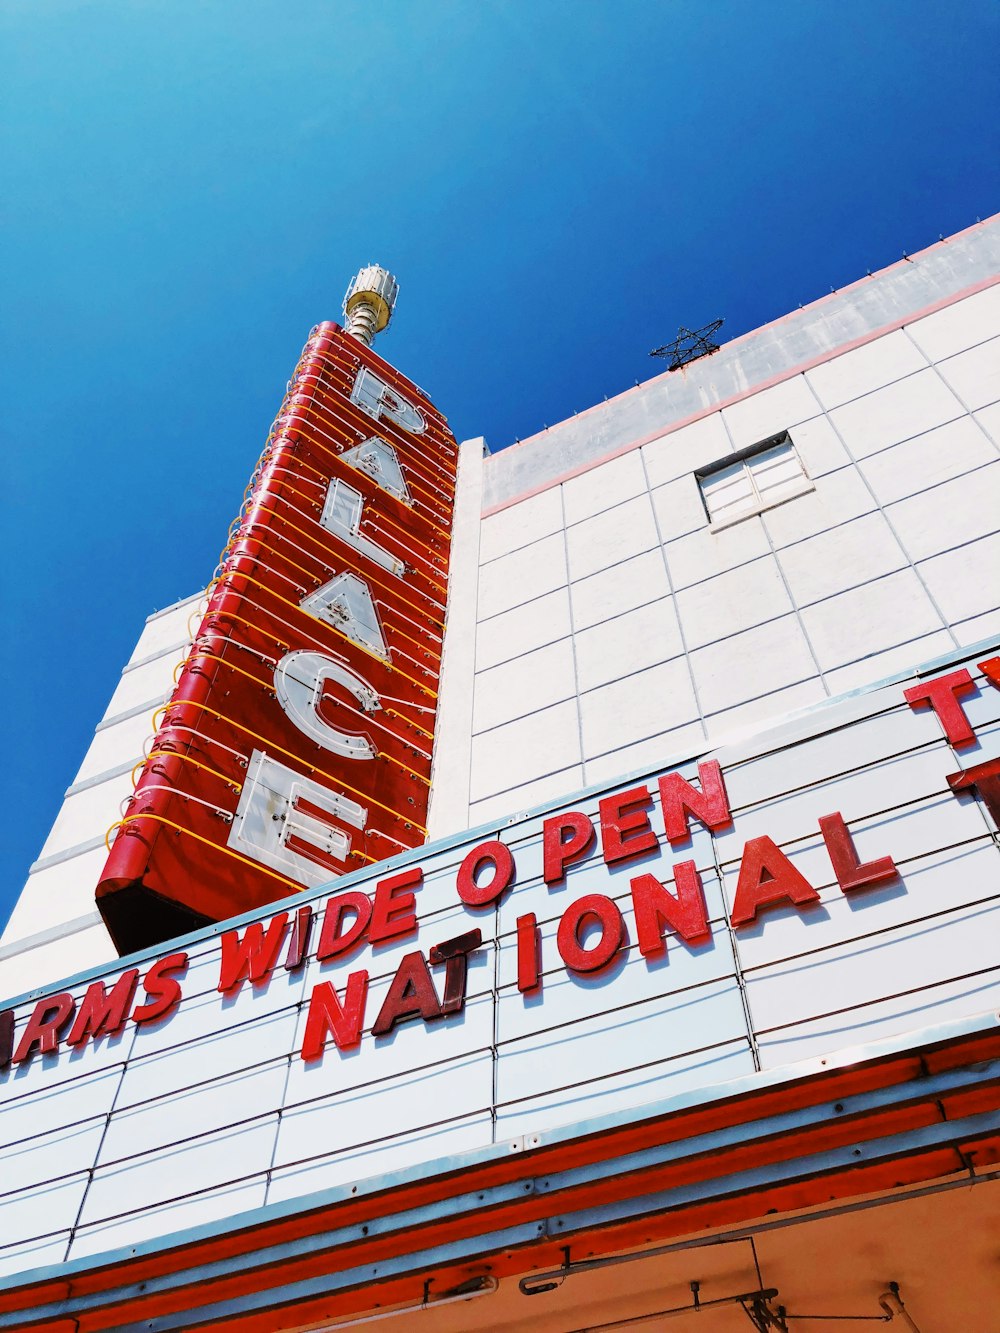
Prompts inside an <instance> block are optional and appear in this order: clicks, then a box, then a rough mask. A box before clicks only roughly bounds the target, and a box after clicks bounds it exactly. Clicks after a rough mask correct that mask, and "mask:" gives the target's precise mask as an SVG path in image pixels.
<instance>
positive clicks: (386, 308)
mask: <svg viewBox="0 0 1000 1333" xmlns="http://www.w3.org/2000/svg"><path fill="white" fill-rule="evenodd" d="M398 294H399V283H398V282H397V281H396V279H395V278H394V277H393V276H392V274H391V273H390V272H389V270H388V269H384V268H381V267H380V266H379V265H378V264H369V265H368V267H367V268H363V269H362V270H361V272H360V273H357V274H355V276H354V277H353V278H352V279H351V281H350V285H349V286H348V288H347V295H346V296H345V297H344V314H345V315H346V316H347V332H348V333H349V334H350V335H351V337H352V338H357V340H358V342H363V343H364V345H365V346H366V347H371V345H372V343H373V342H374V341H375V335H376V333H381V332H382V330H383V329H384V328H387V327H388V324H389V321H390V319H392V308H393V306H394V305H395V304H396V297H397V295H398Z"/></svg>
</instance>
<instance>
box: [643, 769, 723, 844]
mask: <svg viewBox="0 0 1000 1333" xmlns="http://www.w3.org/2000/svg"><path fill="white" fill-rule="evenodd" d="M698 781H699V782H700V783H701V791H699V790H698V788H697V787H693V786H692V785H691V783H690V782H687V781H686V780H685V779H684V778H682V777H681V775H680V774H679V773H667V774H665V775H664V776H663V777H662V778H660V804H661V805H662V806H663V826H664V829H665V831H666V834H667V841H668V842H670V843H671V845H672V844H674V843H678V842H687V841H688V839H689V838H690V837H691V829H690V827H689V825H688V815H693V816H694V818H695V819H697V820H699V821H700V822H701V823H702V824H704V825H705V827H706V828H707V829H710V830H711V831H712V832H713V833H714V832H715V831H716V830H717V829H723V828H728V827H729V825H730V824H731V823H732V822H733V816H732V814H731V812H730V809H729V798H728V796H727V795H726V784H725V782H723V780H722V769H721V768H720V767H719V765H718V763H717V762H716V761H715V760H714V759H706V760H705V761H704V763H701V764H699V765H698Z"/></svg>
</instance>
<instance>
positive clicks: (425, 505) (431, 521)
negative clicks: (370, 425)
mask: <svg viewBox="0 0 1000 1333" xmlns="http://www.w3.org/2000/svg"><path fill="white" fill-rule="evenodd" d="M303 424H304V425H305V426H308V425H309V424H310V423H309V422H308V421H305V420H304V421H303ZM320 434H321V435H325V434H326V432H325V431H320ZM326 438H327V439H330V438H332V437H330V436H327V437H326ZM307 443H308V444H309V445H310V446H311V447H312V448H314V449H318V450H319V451H320V452H321V453H324V454H329V456H330V457H331V458H333V459H340V454H338V453H335V452H334V451H333V450H332V449H328V448H327V447H326V445H325V444H320V443H319V441H318V440H313V439H308V440H307ZM341 461H343V460H341ZM347 466H348V467H350V464H349V463H348V465H347ZM414 486H415V487H416V483H415V482H414ZM418 489H419V490H421V491H426V490H427V487H426V486H423V485H421V486H419V487H418ZM420 508H421V509H430V508H431V506H430V505H429V504H428V503H427V502H426V501H421V502H420ZM431 512H432V513H436V511H435V510H433V509H432V510H431ZM436 517H438V518H442V517H444V516H443V515H442V514H436ZM427 522H428V523H429V524H430V525H431V527H432V528H436V529H437V531H438V532H440V533H441V535H442V536H443V537H447V536H448V529H447V528H443V527H442V526H441V524H440V523H435V522H434V519H432V518H428V519H427Z"/></svg>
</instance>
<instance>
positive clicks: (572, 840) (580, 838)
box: [542, 810, 597, 884]
mask: <svg viewBox="0 0 1000 1333" xmlns="http://www.w3.org/2000/svg"><path fill="white" fill-rule="evenodd" d="M565 833H568V834H569V837H568V838H564V837H563V834H565ZM596 836H597V835H596V833H595V831H594V823H593V820H591V819H590V818H589V816H587V815H585V814H583V813H582V812H581V811H579V810H567V811H566V813H565V814H564V815H554V816H553V818H551V819H546V820H545V822H544V823H543V824H542V878H543V879H544V880H545V883H546V884H561V883H562V882H563V880H564V879H565V878H566V867H567V866H568V865H572V863H573V862H574V861H579V860H580V858H581V857H583V856H586V855H587V853H588V852H589V851H590V849H591V847H592V846H593V845H594V839H595V837H596Z"/></svg>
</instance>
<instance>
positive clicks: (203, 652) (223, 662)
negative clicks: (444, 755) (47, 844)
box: [133, 635, 431, 786]
mask: <svg viewBox="0 0 1000 1333" xmlns="http://www.w3.org/2000/svg"><path fill="white" fill-rule="evenodd" d="M220 637H223V636H221V635H220ZM225 642H226V643H231V644H233V645H234V646H235V647H236V648H242V649H243V650H244V651H245V652H248V653H253V649H252V648H247V646H246V644H245V643H240V642H239V641H238V640H236V639H225ZM193 647H194V649H195V654H196V655H199V656H201V657H207V658H210V659H211V661H213V662H218V663H219V665H220V666H224V667H228V668H229V670H230V671H236V672H238V673H239V674H240V675H241V676H246V678H247V680H252V681H253V683H254V684H255V685H259V686H260V687H261V689H263V690H272V689H273V686H272V685H269V684H268V682H267V681H264V680H258V679H257V677H256V676H252V675H251V674H250V672H249V671H244V670H243V668H242V667H238V666H237V665H236V663H235V662H230V661H229V659H228V658H226V657H219V656H217V655H216V654H215V653H213V652H210V651H209V650H208V649H207V648H199V647H198V645H197V644H194V645H193ZM190 660H191V658H190V656H189V657H188V658H187V659H186V660H185V662H184V663H182V664H181V665H182V666H183V665H186V664H187V663H188V662H190ZM335 702H337V706H338V707H344V708H347V709H348V710H349V711H350V712H353V713H356V714H357V716H358V717H366V716H367V714H365V713H363V712H362V710H361V709H360V708H351V707H350V705H349V704H340V703H339V701H335ZM384 711H385V710H384V709H383V712H384ZM370 724H371V726H373V727H377V728H378V730H379V731H385V732H388V734H389V735H390V736H391V737H392V739H393V740H394V741H399V743H400V745H406V744H407V741H406V737H405V736H399V735H397V734H396V732H394V731H393V730H392V728H391V727H387V726H384V725H383V724H381V723H379V722H377V721H376V720H375V719H374V718H371V719H370ZM348 735H352V736H360V735H361V733H360V732H349V733H348ZM367 739H368V737H367V736H366V737H365V740H367ZM167 753H168V754H169V753H170V752H169V751H167ZM415 753H417V754H419V755H420V757H421V758H422V759H426V760H427V761H428V762H430V758H431V757H430V755H429V754H424V752H423V751H422V750H417V751H415ZM376 754H377V756H378V758H379V759H387V760H388V761H389V763H390V764H397V765H398V766H399V767H400V768H402V769H403V770H404V771H405V772H407V773H409V774H410V777H411V778H416V779H417V781H418V782H423V781H424V780H425V779H424V778H422V777H421V776H420V774H419V773H410V770H409V769H408V768H406V765H405V764H403V763H402V762H401V761H400V760H399V759H394V758H393V757H392V755H391V754H383V753H382V752H381V751H380V750H379V751H376ZM191 762H192V763H194V762H195V761H194V760H193V759H192V761H191ZM137 767H138V765H137ZM133 771H134V770H133ZM216 776H217V777H222V774H221V773H219V774H216ZM222 780H223V782H228V781H229V779H228V778H223V779H222ZM133 781H134V779H133ZM427 785H428V786H430V783H428V784H427Z"/></svg>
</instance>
